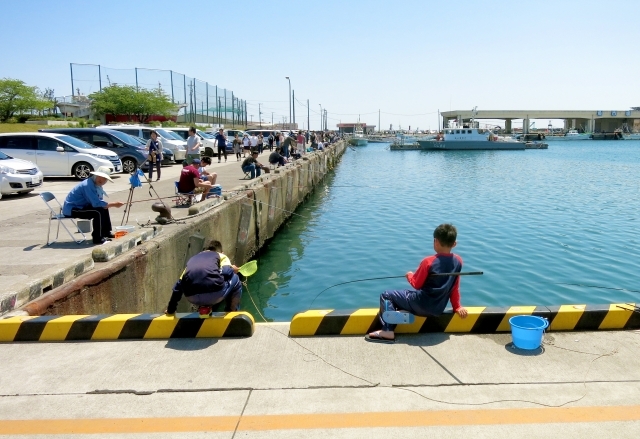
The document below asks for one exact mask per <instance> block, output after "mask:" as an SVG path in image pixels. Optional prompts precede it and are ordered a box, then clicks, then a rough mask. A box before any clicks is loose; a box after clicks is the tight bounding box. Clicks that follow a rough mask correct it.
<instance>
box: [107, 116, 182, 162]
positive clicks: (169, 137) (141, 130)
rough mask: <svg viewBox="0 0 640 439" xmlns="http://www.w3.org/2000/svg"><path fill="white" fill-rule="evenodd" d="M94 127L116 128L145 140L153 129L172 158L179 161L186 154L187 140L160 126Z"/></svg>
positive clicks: (149, 136)
mask: <svg viewBox="0 0 640 439" xmlns="http://www.w3.org/2000/svg"><path fill="white" fill-rule="evenodd" d="M96 128H103V129H109V130H117V131H120V132H123V133H125V134H129V135H130V136H136V137H140V138H142V139H144V140H145V141H147V140H149V139H150V138H151V131H155V132H156V133H158V136H160V140H162V145H163V146H164V147H166V148H169V149H170V150H171V151H172V152H173V158H174V160H175V161H176V162H178V163H181V162H182V161H183V160H184V159H185V158H186V156H187V142H185V141H184V140H179V138H176V137H175V136H174V135H173V134H172V133H170V132H168V131H167V130H165V129H162V128H153V127H148V126H144V125H101V126H99V127H96Z"/></svg>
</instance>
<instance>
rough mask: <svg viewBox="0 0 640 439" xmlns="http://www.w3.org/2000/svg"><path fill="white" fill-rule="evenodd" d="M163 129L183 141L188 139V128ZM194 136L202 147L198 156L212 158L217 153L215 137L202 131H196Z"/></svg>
mask: <svg viewBox="0 0 640 439" xmlns="http://www.w3.org/2000/svg"><path fill="white" fill-rule="evenodd" d="M163 129H164V130H167V131H172V132H174V133H176V134H177V135H178V136H180V138H181V139H183V140H187V137H189V128H185V127H171V128H163ZM196 136H197V137H198V138H199V139H200V142H201V143H202V146H201V147H200V155H203V154H204V155H206V156H208V157H214V156H215V155H216V154H217V151H218V150H217V148H216V146H217V145H218V142H217V141H216V138H215V136H214V135H212V134H209V133H205V132H204V131H200V130H199V129H196ZM207 148H208V150H207Z"/></svg>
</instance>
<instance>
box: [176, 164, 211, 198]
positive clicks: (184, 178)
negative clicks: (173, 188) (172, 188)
mask: <svg viewBox="0 0 640 439" xmlns="http://www.w3.org/2000/svg"><path fill="white" fill-rule="evenodd" d="M195 166H200V160H199V159H194V160H193V164H192V165H190V164H188V163H187V161H186V160H185V161H183V162H182V172H180V180H179V181H178V190H179V191H180V192H181V193H183V194H188V193H189V192H192V191H194V190H195V189H196V188H197V187H201V188H202V199H203V200H204V199H205V198H207V194H208V193H209V191H210V190H211V187H212V185H211V182H210V181H208V180H207V181H202V180H200V173H199V172H198V169H197V168H196V167H195Z"/></svg>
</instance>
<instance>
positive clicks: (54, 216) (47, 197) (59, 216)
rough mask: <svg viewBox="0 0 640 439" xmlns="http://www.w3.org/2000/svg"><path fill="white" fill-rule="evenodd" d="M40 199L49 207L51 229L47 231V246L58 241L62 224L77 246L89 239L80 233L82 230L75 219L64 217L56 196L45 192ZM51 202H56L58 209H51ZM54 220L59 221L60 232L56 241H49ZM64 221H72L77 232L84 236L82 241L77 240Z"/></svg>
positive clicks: (58, 231)
mask: <svg viewBox="0 0 640 439" xmlns="http://www.w3.org/2000/svg"><path fill="white" fill-rule="evenodd" d="M40 198H42V200H43V201H44V204H46V205H47V207H48V208H49V228H48V229H47V245H51V244H53V243H54V242H56V241H57V240H58V235H59V234H60V224H62V227H64V229H65V230H66V231H67V233H68V234H69V236H71V239H73V240H74V241H75V243H76V244H82V243H83V242H84V241H85V240H86V239H87V237H86V236H85V235H84V233H82V232H81V231H80V229H78V224H77V223H76V222H75V220H74V219H73V218H71V217H68V216H64V215H63V213H62V206H61V205H60V202H59V201H58V200H57V199H56V196H55V195H53V194H52V193H51V192H43V193H41V194H40ZM51 201H55V202H56V204H57V205H58V207H55V206H54V207H51V205H50V204H49V202H51ZM56 210H58V212H56ZM52 220H56V221H58V230H57V232H56V239H55V241H49V237H50V235H51V221H52ZM62 220H70V221H71V222H72V223H73V225H74V226H75V228H76V230H78V233H80V234H81V235H82V239H80V240H77V239H76V238H74V237H73V234H72V233H71V231H70V230H69V229H68V228H67V226H66V225H65V224H64V223H63V222H62Z"/></svg>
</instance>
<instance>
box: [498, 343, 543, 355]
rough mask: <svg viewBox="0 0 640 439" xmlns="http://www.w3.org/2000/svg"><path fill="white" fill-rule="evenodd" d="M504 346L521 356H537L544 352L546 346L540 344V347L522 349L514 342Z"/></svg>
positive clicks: (508, 350)
mask: <svg viewBox="0 0 640 439" xmlns="http://www.w3.org/2000/svg"><path fill="white" fill-rule="evenodd" d="M504 348H505V349H506V350H507V352H509V353H510V354H514V355H519V356H521V357H536V356H538V355H542V354H544V346H540V347H539V348H538V349H531V350H529V349H520V348H517V347H515V345H514V344H513V343H507V344H506V345H504Z"/></svg>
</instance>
